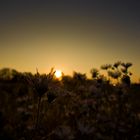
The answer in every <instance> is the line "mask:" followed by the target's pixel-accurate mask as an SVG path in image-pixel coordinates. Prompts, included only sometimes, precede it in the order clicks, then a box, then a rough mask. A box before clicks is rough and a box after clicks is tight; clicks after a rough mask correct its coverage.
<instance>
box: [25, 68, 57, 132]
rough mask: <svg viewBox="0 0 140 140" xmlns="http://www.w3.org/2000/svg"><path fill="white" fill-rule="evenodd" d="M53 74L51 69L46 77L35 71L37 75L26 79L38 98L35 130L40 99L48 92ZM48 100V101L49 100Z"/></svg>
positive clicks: (36, 123)
mask: <svg viewBox="0 0 140 140" xmlns="http://www.w3.org/2000/svg"><path fill="white" fill-rule="evenodd" d="M54 73H55V72H54V71H53V69H51V72H50V73H49V74H48V75H46V74H44V75H40V74H39V72H38V70H37V73H36V74H35V75H34V76H31V77H30V76H28V77H27V81H28V83H29V84H30V86H31V87H32V89H33V90H34V92H35V94H36V95H37V96H38V106H37V117H36V122H35V129H37V128H38V123H39V115H40V105H41V98H42V96H43V95H44V94H45V93H46V92H48V90H49V84H50V82H51V81H52V79H53V76H54ZM49 98H50V97H49ZM49 98H48V100H49ZM49 102H50V100H49Z"/></svg>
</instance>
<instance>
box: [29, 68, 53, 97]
mask: <svg viewBox="0 0 140 140" xmlns="http://www.w3.org/2000/svg"><path fill="white" fill-rule="evenodd" d="M54 73H55V72H54V71H53V69H52V70H51V72H50V73H49V74H48V75H46V74H43V75H41V74H39V72H38V70H37V73H36V74H35V75H34V76H27V81H28V83H29V84H30V86H31V87H32V88H33V90H34V91H35V92H36V93H37V94H38V96H40V97H41V96H42V95H44V94H45V93H46V92H47V91H48V88H49V87H48V86H49V83H50V82H51V81H52V79H53V76H54Z"/></svg>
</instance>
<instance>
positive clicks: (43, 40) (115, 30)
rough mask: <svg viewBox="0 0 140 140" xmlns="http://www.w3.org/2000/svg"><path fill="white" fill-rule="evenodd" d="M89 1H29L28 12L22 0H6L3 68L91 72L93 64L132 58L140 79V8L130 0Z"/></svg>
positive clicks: (1, 53)
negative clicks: (18, 1) (112, 0)
mask: <svg viewBox="0 0 140 140" xmlns="http://www.w3.org/2000/svg"><path fill="white" fill-rule="evenodd" d="M85 3H86V1H85ZM85 3H84V0H82V2H81V5H80V4H77V3H74V2H73V3H72V4H66V3H64V4H63V3H61V4H59V3H56V4H55V3H54V4H53V3H49V4H48V3H47V4H46V6H47V7H49V8H46V7H45V6H43V5H41V4H40V5H39V6H38V5H37V4H38V3H36V4H34V6H33V7H32V3H31V4H30V5H29V6H28V5H26V6H25V7H26V9H27V11H26V10H25V7H24V6H21V5H20V6H21V10H20V6H19V5H18V4H17V5H16V4H15V5H14V6H13V5H12V4H11V5H12V6H11V5H10V4H9V5H8V4H5V5H4V6H5V8H3V11H2V12H3V13H1V16H2V19H3V20H2V22H1V23H0V31H1V34H0V50H1V51H0V68H3V67H11V68H15V69H17V70H19V71H31V72H35V71H36V67H37V68H38V69H39V71H40V72H41V73H45V72H49V70H50V69H51V67H55V68H56V69H61V70H62V71H63V72H64V73H66V74H72V72H73V71H77V72H81V73H87V75H88V76H89V75H90V69H91V68H93V67H94V68H99V67H100V66H101V65H102V64H106V63H114V62H116V61H118V60H120V61H123V62H132V63H133V67H132V69H131V71H132V73H133V80H135V81H138V79H139V78H140V63H139V58H140V57H139V52H140V41H139V37H140V30H139V23H140V20H139V17H140V16H139V11H137V10H138V9H136V8H135V7H131V5H129V4H127V3H126V5H125V4H124V5H122V4H121V3H118V5H117V6H115V4H112V3H108V5H104V3H103V4H102V3H97V4H96V3H89V5H88V4H87V5H86V6H85ZM44 5H45V4H44ZM135 5H136V3H134V4H133V6H135ZM4 6H3V7H4ZM7 6H8V9H9V11H6V10H5V9H6V8H7ZM9 7H10V8H9ZM108 7H109V8H108ZM45 8H46V9H47V10H46V9H45ZM68 8H69V9H68ZM90 8H91V9H90ZM125 8H126V9H125ZM129 8H131V10H130V9H129ZM133 8H134V9H135V11H134V9H133ZM13 9H15V11H13ZM92 9H94V10H92ZM114 9H115V10H114ZM19 10H20V11H19ZM11 11H12V12H11Z"/></svg>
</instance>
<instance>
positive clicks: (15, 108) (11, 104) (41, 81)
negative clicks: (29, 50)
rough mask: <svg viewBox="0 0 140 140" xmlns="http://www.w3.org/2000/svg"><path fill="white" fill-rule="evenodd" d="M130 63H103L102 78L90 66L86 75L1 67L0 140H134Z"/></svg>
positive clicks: (137, 115)
mask: <svg viewBox="0 0 140 140" xmlns="http://www.w3.org/2000/svg"><path fill="white" fill-rule="evenodd" d="M131 65H132V64H131V63H121V62H117V63H115V64H113V65H103V66H102V67H101V69H103V70H105V71H106V72H107V74H108V76H106V77H105V76H103V75H101V74H100V73H99V71H98V70H97V69H92V70H91V75H92V79H87V77H86V75H85V74H81V73H77V72H74V74H73V76H72V77H70V76H65V75H63V77H62V79H61V80H58V79H56V78H55V77H54V71H53V70H51V72H50V73H49V74H42V75H41V74H39V73H38V72H37V73H36V74H35V75H33V74H31V73H19V72H17V71H15V70H10V69H3V70H1V71H0V140H139V139H140V103H139V101H140V93H139V92H140V85H139V84H132V83H131V75H132V74H131V72H129V71H128V68H129V67H130V66H131ZM113 79H114V82H115V83H116V84H115V85H114V84H112V82H111V81H112V80H113Z"/></svg>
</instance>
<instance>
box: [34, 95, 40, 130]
mask: <svg viewBox="0 0 140 140" xmlns="http://www.w3.org/2000/svg"><path fill="white" fill-rule="evenodd" d="M40 105H41V96H39V99H38V107H37V117H36V122H35V130H37V129H38V123H39V117H40Z"/></svg>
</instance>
